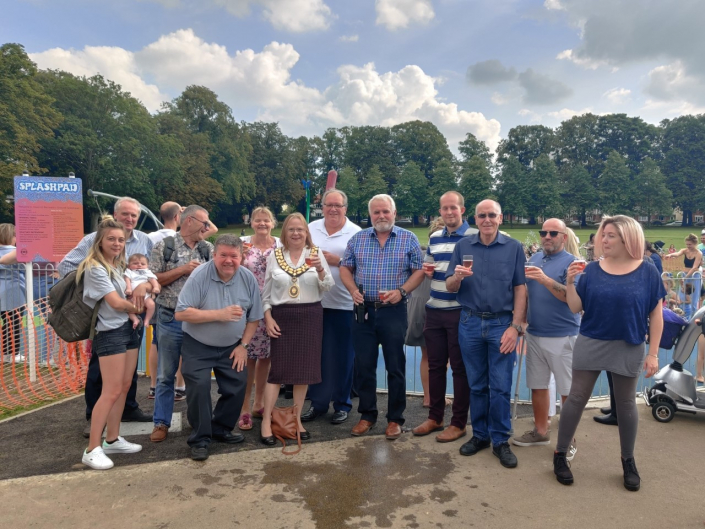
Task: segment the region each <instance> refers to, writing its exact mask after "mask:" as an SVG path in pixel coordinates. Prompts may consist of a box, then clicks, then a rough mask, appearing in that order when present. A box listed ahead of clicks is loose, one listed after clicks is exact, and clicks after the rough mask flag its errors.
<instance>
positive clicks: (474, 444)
mask: <svg viewBox="0 0 705 529" xmlns="http://www.w3.org/2000/svg"><path fill="white" fill-rule="evenodd" d="M491 445H492V443H491V442H490V440H489V439H485V440H484V441H483V440H481V439H478V438H477V437H475V436H474V435H473V436H472V437H471V438H470V440H469V441H468V442H467V443H465V444H464V445H463V446H461V447H460V455H461V456H474V455H475V454H477V453H478V452H479V451H480V450H484V449H485V448H489V447H490V446H491Z"/></svg>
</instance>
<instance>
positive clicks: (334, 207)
mask: <svg viewBox="0 0 705 529" xmlns="http://www.w3.org/2000/svg"><path fill="white" fill-rule="evenodd" d="M323 207H326V208H329V209H343V208H345V207H347V206H346V205H345V204H323Z"/></svg>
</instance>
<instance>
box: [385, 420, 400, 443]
mask: <svg viewBox="0 0 705 529" xmlns="http://www.w3.org/2000/svg"><path fill="white" fill-rule="evenodd" d="M384 436H385V437H386V438H387V439H389V440H390V441H394V439H399V438H400V437H401V425H400V424H398V423H396V422H390V423H389V425H387V429H386V430H385V431H384Z"/></svg>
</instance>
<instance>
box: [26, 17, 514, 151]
mask: <svg viewBox="0 0 705 529" xmlns="http://www.w3.org/2000/svg"><path fill="white" fill-rule="evenodd" d="M32 58H33V60H35V61H37V62H38V64H39V66H40V68H48V67H51V68H61V69H64V70H67V71H70V72H72V73H75V74H78V75H92V74H94V73H96V72H98V71H101V73H103V74H104V75H105V76H106V77H107V78H109V79H113V80H115V81H116V82H120V83H121V84H122V85H123V87H124V88H125V89H126V90H129V91H131V92H132V93H133V94H134V95H135V96H136V97H139V98H140V99H141V100H142V101H143V102H144V103H145V106H147V108H149V109H150V110H151V111H155V110H156V109H157V108H158V107H159V103H160V102H161V101H164V100H168V99H171V98H173V97H175V96H177V95H179V94H180V93H181V92H182V91H183V90H184V88H185V87H186V86H188V85H193V84H197V85H204V86H207V87H209V88H210V89H212V90H213V91H214V92H215V93H216V94H218V96H219V98H220V99H221V100H222V101H224V102H225V103H227V104H228V105H230V106H231V107H233V108H235V109H243V108H248V109H249V108H252V107H255V108H257V109H258V112H259V114H258V119H262V120H267V121H277V122H279V123H280V124H281V126H282V130H283V131H284V132H285V133H286V134H291V135H300V134H309V135H310V134H321V133H322V132H323V130H325V128H327V127H339V126H344V125H383V126H391V125H395V124H398V123H402V122H404V121H408V120H414V119H420V120H426V121H431V122H433V123H434V124H435V125H436V126H437V127H438V128H439V129H440V130H441V132H443V133H444V134H445V136H446V138H447V140H448V143H449V144H450V145H451V146H454V145H457V142H458V141H460V140H462V139H464V137H465V134H466V133H467V132H472V133H473V134H475V136H477V137H478V138H479V139H481V140H484V141H485V142H487V144H488V146H489V147H490V148H492V149H494V148H495V147H496V146H497V144H498V143H499V139H500V136H499V134H500V124H499V122H498V121H497V120H495V119H487V118H486V117H485V116H484V115H483V114H481V113H478V112H471V111H467V110H462V109H460V108H458V106H457V105H456V104H455V103H448V102H444V101H441V100H440V99H439V97H438V91H437V86H438V84H439V79H437V78H434V77H432V76H430V75H428V74H426V73H425V72H424V71H423V70H422V69H421V68H420V67H418V66H414V65H409V66H405V67H404V68H402V69H401V70H399V71H396V72H385V73H380V72H378V71H377V70H376V68H375V65H374V64H373V63H369V64H366V65H364V66H355V65H344V66H340V67H339V68H338V70H337V74H338V80H337V81H336V82H335V83H333V84H332V85H331V86H329V87H328V88H326V89H325V90H323V91H321V90H318V89H316V88H311V87H308V86H306V85H305V84H304V83H302V82H301V81H298V80H292V78H291V69H292V68H293V67H294V66H295V65H296V63H297V62H298V60H299V54H298V52H297V51H296V50H295V49H294V47H293V46H292V45H291V44H282V43H278V42H272V43H270V44H268V45H266V46H265V47H264V48H263V49H262V50H261V51H259V52H256V51H254V50H251V49H246V50H241V51H237V52H235V53H234V54H233V53H230V52H228V50H227V49H226V47H225V46H221V45H219V44H215V43H208V42H205V41H204V40H203V39H201V38H200V37H198V36H197V35H196V34H195V33H194V32H193V30H191V29H184V30H179V31H176V32H174V33H171V34H168V35H164V36H162V37H161V38H160V39H159V40H157V41H156V42H153V43H151V44H149V45H147V46H146V47H145V48H143V49H142V50H140V51H137V52H134V53H133V52H129V51H126V50H123V49H121V48H91V47H86V48H84V50H82V51H76V50H60V49H55V50H49V51H47V52H43V53H40V54H35V55H33V56H32ZM144 78H149V79H151V80H153V81H154V83H155V84H147V83H146V82H145V81H144V80H143V79H144ZM167 94H168V95H167ZM236 115H237V110H236Z"/></svg>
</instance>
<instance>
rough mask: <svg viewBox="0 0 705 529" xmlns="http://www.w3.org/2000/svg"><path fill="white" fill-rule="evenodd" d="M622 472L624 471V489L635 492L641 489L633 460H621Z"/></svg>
mask: <svg viewBox="0 0 705 529" xmlns="http://www.w3.org/2000/svg"><path fill="white" fill-rule="evenodd" d="M622 470H624V488H625V489H627V490H631V491H632V492H636V491H637V490H639V487H641V478H640V477H639V471H638V470H637V469H636V463H635V462H634V458H633V457H630V458H629V459H622Z"/></svg>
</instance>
